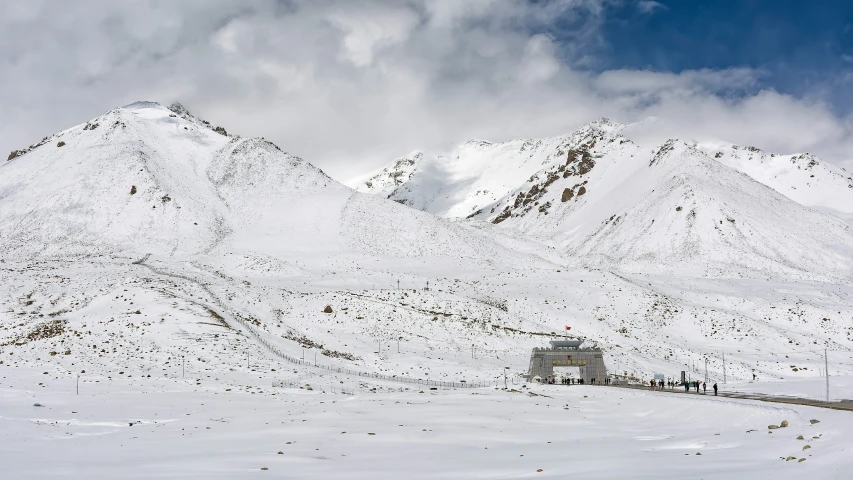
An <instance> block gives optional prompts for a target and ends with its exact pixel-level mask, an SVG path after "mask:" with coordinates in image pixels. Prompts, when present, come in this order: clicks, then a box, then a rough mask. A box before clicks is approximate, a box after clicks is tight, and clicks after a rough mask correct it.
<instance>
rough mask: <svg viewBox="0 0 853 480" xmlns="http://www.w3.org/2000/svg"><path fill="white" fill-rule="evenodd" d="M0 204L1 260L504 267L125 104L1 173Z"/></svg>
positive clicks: (406, 216) (301, 175) (455, 240)
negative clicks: (306, 257) (246, 259)
mask: <svg viewBox="0 0 853 480" xmlns="http://www.w3.org/2000/svg"><path fill="white" fill-rule="evenodd" d="M0 200H2V201H0V225H3V226H4V228H3V229H0V245H2V247H0V248H2V250H3V252H4V254H6V255H25V256H35V255H40V256H57V255H59V256H64V255H75V254H84V255H99V254H111V255H114V254H122V255H141V254H143V253H153V254H155V255H159V256H178V257H182V256H187V255H198V254H205V253H212V252H214V251H217V252H219V253H222V252H227V251H235V250H236V251H240V252H254V253H257V254H262V255H271V256H273V257H276V256H277V257H282V256H292V255H298V254H305V253H310V254H313V255H315V256H317V257H324V256H328V255H332V254H340V255H352V254H356V253H358V252H362V253H368V254H383V255H384V254H387V255H390V256H397V257H415V256H419V255H423V254H424V252H431V253H432V254H435V255H439V256H453V257H459V258H475V259H480V260H483V261H491V259H493V258H495V257H499V258H500V257H505V258H507V259H508V260H509V261H511V260H512V259H513V258H515V255H514V254H510V253H508V251H507V250H506V249H505V248H503V247H501V246H499V245H496V244H495V242H494V241H493V240H491V239H490V238H489V237H487V236H486V235H484V234H483V233H482V232H480V231H478V229H475V228H472V227H470V226H467V225H462V224H459V223H457V222H453V221H449V220H443V219H439V218H436V217H433V216H431V215H428V214H425V213H423V212H418V211H414V210H411V209H408V208H405V207H402V206H400V205H398V204H396V203H394V202H390V201H387V200H383V199H378V198H376V197H374V196H370V195H365V194H360V193H357V192H354V191H353V190H351V189H349V188H348V187H345V186H343V185H341V184H339V183H337V182H336V181H334V180H332V179H331V178H329V177H328V176H327V175H325V174H324V173H323V172H322V171H320V170H319V169H317V168H316V167H314V166H313V165H311V164H310V163H308V162H305V161H304V160H302V159H300V158H298V157H295V156H292V155H289V154H287V153H285V152H282V151H281V150H280V149H279V148H278V147H277V146H276V145H273V144H272V143H270V142H268V141H266V140H263V139H257V138H240V137H237V136H233V135H228V134H227V132H226V131H225V130H224V129H222V128H221V127H214V126H212V125H210V124H209V123H207V122H205V121H203V120H199V119H197V118H195V117H193V116H192V115H190V114H189V113H188V112H187V111H186V109H184V108H183V107H181V106H180V105H173V106H172V107H170V108H166V107H164V106H162V105H159V104H156V103H153V102H137V103H134V104H131V105H128V106H126V107H123V108H118V109H114V110H111V111H109V112H107V113H105V114H103V115H101V116H99V117H98V118H96V119H94V120H92V121H90V122H88V123H86V124H83V125H78V126H76V127H73V128H71V129H68V130H66V131H64V132H61V133H59V134H57V135H54V136H52V137H49V138H48V139H47V140H45V141H44V142H42V144H41V145H38V146H35V147H34V148H31V149H28V150H27V151H25V152H24V153H20V154H18V155H15V156H14V158H12V159H11V160H10V161H7V162H4V164H3V165H2V166H0ZM389 226H396V228H397V232H398V235H395V236H390V237H389V236H388V235H387V234H386V230H387V229H388V227H389ZM421 232H428V234H427V235H426V236H423V235H421ZM404 233H405V234H404Z"/></svg>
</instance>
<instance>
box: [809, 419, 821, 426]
mask: <svg viewBox="0 0 853 480" xmlns="http://www.w3.org/2000/svg"><path fill="white" fill-rule="evenodd" d="M809 423H811V424H812V425H814V424H815V423H820V420H816V419H814V418H813V419H811V420H809Z"/></svg>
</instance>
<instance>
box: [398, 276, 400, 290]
mask: <svg viewBox="0 0 853 480" xmlns="http://www.w3.org/2000/svg"><path fill="white" fill-rule="evenodd" d="M399 289H400V279H399V278H398V279H397V290H399Z"/></svg>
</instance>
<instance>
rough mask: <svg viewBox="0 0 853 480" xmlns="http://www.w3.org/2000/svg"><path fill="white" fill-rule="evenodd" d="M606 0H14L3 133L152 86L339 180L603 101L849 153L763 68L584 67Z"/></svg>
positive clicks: (78, 116)
mask: <svg viewBox="0 0 853 480" xmlns="http://www.w3.org/2000/svg"><path fill="white" fill-rule="evenodd" d="M607 1H609V0H550V1H542V2H527V1H522V0H466V1H464V2H462V1H457V0H400V1H394V2H390V1H384V0H325V1H311V0H258V1H255V2H238V1H226V0H187V1H182V2H170V1H164V0H150V1H148V2H141V1H140V2H108V1H95V0H80V1H77V2H40V1H33V0H26V1H18V0H11V1H7V2H3V3H2V5H0V65H2V68H3V75H0V104H2V105H3V115H0V122H2V125H0V148H2V149H4V151H9V150H12V149H14V148H19V147H21V146H23V145H27V144H30V143H33V142H34V141H36V140H38V139H39V138H41V137H42V136H44V135H47V134H50V133H53V132H55V131H58V130H60V129H62V128H66V127H68V126H71V125H73V124H77V123H82V122H84V121H86V120H87V119H89V118H91V117H94V116H96V115H98V114H99V113H101V112H103V111H105V110H108V109H110V108H113V107H115V106H120V105H123V104H126V103H130V102H132V101H135V100H140V99H146V100H157V101H162V102H171V101H175V100H177V101H181V102H182V103H184V104H185V105H186V106H187V107H188V108H189V109H190V111H192V112H194V113H196V114H197V115H199V116H200V117H202V118H206V119H208V120H210V121H212V122H214V123H216V124H221V125H223V126H225V127H226V128H227V129H228V131H233V132H237V133H239V134H242V135H251V136H264V137H266V138H268V139H271V140H273V141H275V142H276V143H277V144H278V145H280V146H281V147H282V148H283V149H285V150H287V151H289V152H291V153H293V154H296V155H300V156H302V157H304V158H306V159H307V160H309V161H311V162H313V163H315V164H316V165H318V166H320V167H321V168H323V169H324V170H326V171H327V172H328V173H330V174H331V175H332V176H334V177H336V178H339V179H342V180H343V179H347V178H350V177H352V176H356V175H358V174H360V173H363V172H365V171H368V170H372V169H375V168H377V167H379V166H381V165H384V164H386V163H388V162H390V161H391V160H392V159H394V158H396V157H399V156H400V155H402V154H405V153H407V152H409V151H411V150H412V149H424V150H432V151H441V150H444V149H449V148H450V147H452V146H453V145H454V144H456V143H458V142H461V141H464V140H465V139H467V138H484V139H488V140H493V141H500V140H508V139H512V138H519V137H541V136H549V135H558V134H562V133H567V132H569V131H571V130H573V129H574V128H577V127H578V126H580V125H582V124H583V123H586V122H588V121H591V120H594V119H596V118H598V117H601V116H608V117H611V118H612V119H614V120H617V121H622V122H640V123H639V124H638V126H637V127H636V129H635V132H636V133H637V135H640V136H642V137H643V138H647V139H649V141H655V140H656V139H658V138H662V139H666V138H670V137H680V138H684V139H685V140H692V139H696V140H704V139H714V140H726V141H731V142H733V143H738V144H749V145H755V146H759V147H762V148H766V149H769V150H775V151H783V152H794V151H811V152H813V153H817V154H819V155H821V156H823V157H825V158H826V159H828V160H830V161H835V162H836V163H842V162H844V161H846V160H847V158H846V155H847V153H846V152H849V151H851V150H850V147H851V146H853V145H851V141H850V138H851V136H850V132H851V126H850V124H849V122H847V121H846V120H845V119H841V118H838V117H837V116H836V115H834V114H833V113H832V112H831V110H830V109H829V108H827V106H826V105H824V104H822V103H820V102H819V101H815V100H806V99H798V98H793V97H790V96H786V95H782V94H779V93H777V92H774V91H772V90H768V89H762V87H761V85H762V76H763V73H762V72H760V71H755V70H751V69H744V68H732V69H724V70H696V71H685V72H680V73H667V72H653V71H636V70H613V71H605V72H594V71H591V70H590V69H589V68H588V66H589V65H593V64H595V63H596V62H595V59H594V58H591V53H590V52H592V51H594V50H595V49H594V48H592V47H594V46H596V45H600V44H601V42H603V41H604V40H603V39H602V38H601V37H600V34H599V32H600V29H599V26H600V25H601V22H602V21H604V17H605V16H606V14H607V10H606V8H605V4H606V3H607ZM555 22H559V23H560V37H559V42H558V41H557V40H555V37H554V36H553V35H552V34H551V33H550V32H552V31H553V27H554V26H555ZM651 117H654V118H655V119H656V121H653V122H652V121H647V120H646V119H648V118H651Z"/></svg>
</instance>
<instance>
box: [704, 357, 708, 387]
mask: <svg viewBox="0 0 853 480" xmlns="http://www.w3.org/2000/svg"><path fill="white" fill-rule="evenodd" d="M705 383H708V357H705Z"/></svg>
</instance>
